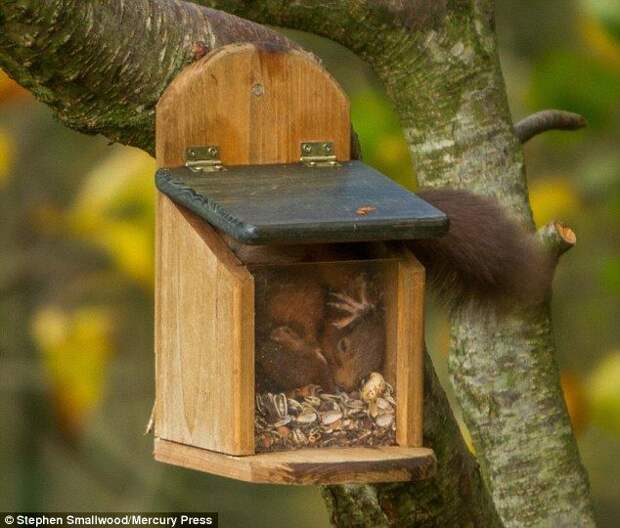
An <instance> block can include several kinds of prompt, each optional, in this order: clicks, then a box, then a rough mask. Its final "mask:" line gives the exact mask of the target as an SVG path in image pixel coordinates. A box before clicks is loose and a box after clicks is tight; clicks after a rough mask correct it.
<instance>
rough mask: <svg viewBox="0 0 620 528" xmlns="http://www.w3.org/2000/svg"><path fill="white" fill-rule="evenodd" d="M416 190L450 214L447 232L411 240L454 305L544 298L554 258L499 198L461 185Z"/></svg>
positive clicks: (438, 290) (444, 298)
mask: <svg viewBox="0 0 620 528" xmlns="http://www.w3.org/2000/svg"><path fill="white" fill-rule="evenodd" d="M417 194H418V195H419V196H420V197H421V198H423V199H424V200H426V201H427V202H429V203H430V204H432V205H434V206H435V207H437V209H439V210H440V211H443V212H444V213H445V214H446V215H447V216H448V218H449V219H450V228H449V231H448V234H446V235H445V236H443V237H441V238H437V239H426V240H415V241H411V242H409V243H408V244H409V247H410V248H411V250H412V251H413V252H414V253H415V255H416V256H417V257H418V259H419V260H420V262H421V263H422V264H423V265H424V266H425V268H426V273H427V278H428V281H429V284H430V286H431V289H432V290H434V292H435V294H436V295H437V296H438V298H439V300H440V301H441V302H442V303H443V304H445V305H446V306H447V307H448V308H449V309H454V308H457V307H459V306H462V305H463V304H467V303H471V302H474V303H477V304H482V305H493V306H494V307H498V308H502V307H503V308H508V307H510V306H511V305H513V304H515V303H519V304H522V305H531V304H536V303H539V302H541V301H542V300H543V299H544V298H545V296H546V294H547V292H548V289H549V286H550V283H551V280H552V275H553V262H552V258H551V256H550V255H549V254H548V253H547V252H546V251H545V250H544V248H543V247H542V245H541V244H540V243H539V242H538V241H537V240H536V239H535V238H534V237H533V236H532V235H531V234H529V233H527V232H526V231H525V230H524V229H523V228H522V227H521V226H520V225H518V224H517V223H516V222H514V221H513V220H511V219H510V218H509V217H508V216H507V215H506V213H505V212H504V211H503V210H502V209H501V207H500V206H499V204H498V203H497V202H495V201H494V200H492V199H490V198H485V197H482V196H478V195H475V194H473V193H471V192H468V191H463V190H456V189H431V190H422V191H420V192H418V193H417Z"/></svg>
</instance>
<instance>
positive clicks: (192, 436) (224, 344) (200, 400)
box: [155, 194, 254, 454]
mask: <svg viewBox="0 0 620 528" xmlns="http://www.w3.org/2000/svg"><path fill="white" fill-rule="evenodd" d="M158 200H159V203H158V222H157V262H156V267H157V277H156V289H155V291H156V302H155V305H156V325H155V326H156V330H155V349H156V379H157V396H156V400H157V407H156V414H155V435H156V436H158V437H161V438H165V439H167V440H173V441H175V442H183V443H187V444H191V445H194V446H197V447H202V448H205V449H212V450H214V451H222V452H226V453H231V454H249V453H253V452H254V429H253V424H254V419H253V416H254V302H253V300H254V283H253V279H252V276H251V275H250V274H249V273H248V271H247V270H246V269H245V268H244V267H243V266H241V265H240V264H239V262H238V261H236V259H235V257H234V255H233V254H232V253H231V252H230V250H229V249H228V248H227V247H226V245H225V244H224V243H223V241H222V240H221V239H220V237H219V236H218V235H217V234H216V233H215V232H214V230H213V229H212V228H210V227H209V226H208V225H206V224H204V222H202V221H201V220H199V219H197V218H196V217H194V216H193V215H192V214H191V213H189V212H188V211H186V210H184V209H182V208H181V207H179V206H177V205H176V204H174V203H173V202H171V201H170V200H169V199H168V198H166V197H165V196H163V195H161V194H159V196H158Z"/></svg>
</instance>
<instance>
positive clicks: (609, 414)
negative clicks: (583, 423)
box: [587, 351, 620, 437]
mask: <svg viewBox="0 0 620 528" xmlns="http://www.w3.org/2000/svg"><path fill="white" fill-rule="evenodd" d="M619 380H620V351H615V352H612V353H611V354H609V355H607V356H606V357H605V358H603V360H602V361H601V362H600V363H599V364H598V365H597V366H596V368H595V369H594V371H593V372H592V374H591V375H590V377H589V380H588V384H587V388H588V399H589V402H590V408H591V410H592V421H593V422H594V423H596V425H597V426H599V427H600V428H602V429H607V430H608V431H610V432H612V433H614V434H616V435H617V436H619V437H620V383H619Z"/></svg>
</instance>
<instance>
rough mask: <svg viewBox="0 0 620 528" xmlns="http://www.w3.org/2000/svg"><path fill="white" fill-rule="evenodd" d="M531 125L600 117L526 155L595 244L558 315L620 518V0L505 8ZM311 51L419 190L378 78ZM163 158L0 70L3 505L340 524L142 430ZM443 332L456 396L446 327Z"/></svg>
mask: <svg viewBox="0 0 620 528" xmlns="http://www.w3.org/2000/svg"><path fill="white" fill-rule="evenodd" d="M497 17H498V33H499V39H500V44H501V56H502V62H503V66H504V71H505V76H506V82H507V87H508V94H509V100H510V105H511V109H512V112H513V115H514V118H515V120H517V119H519V118H521V117H523V116H525V115H527V114H528V113H531V112H534V111H536V110H540V109H543V108H547V107H555V108H562V109H565V110H571V111H574V112H578V113H580V114H583V115H584V116H585V117H586V118H587V119H588V121H589V123H590V126H589V128H588V129H586V130H585V131H581V132H577V133H559V132H558V133H547V134H545V135H544V136H540V137H537V138H535V139H534V140H532V141H531V142H530V143H528V145H527V146H526V149H525V150H526V158H527V164H528V173H529V187H530V193H531V200H532V204H533V208H534V212H535V215H536V221H537V223H538V224H544V223H546V222H547V221H549V220H551V219H561V220H564V221H566V222H567V223H568V224H569V225H571V226H572V227H573V228H574V229H575V231H576V232H577V235H578V244H577V246H576V247H575V248H574V249H573V250H572V251H571V252H570V253H568V254H567V255H566V256H565V257H564V258H563V260H562V262H561V265H560V267H559V270H558V273H557V276H556V279H555V287H554V298H553V311H554V317H555V333H556V337H557V343H558V350H559V352H558V358H557V359H558V362H559V363H560V366H561V369H562V382H563V387H564V390H565V395H566V400H567V402H568V405H569V409H570V413H571V417H572V420H573V425H574V428H575V431H576V433H577V435H578V440H579V445H580V449H581V453H582V457H583V461H584V463H585V465H586V466H587V469H588V471H589V474H590V479H591V483H592V490H593V494H594V499H595V504H596V509H597V516H598V519H599V522H600V526H601V527H615V526H618V525H620V490H619V488H618V483H617V475H618V474H620V321H619V318H618V315H619V307H620V251H619V241H620V140H619V137H620V2H618V1H617V0H579V1H577V0H536V1H534V0H532V1H530V2H521V1H520V0H498V1H497ZM287 34H289V35H290V36H292V38H294V39H296V40H299V41H300V42H301V43H302V44H303V45H305V46H307V47H308V48H311V49H313V50H314V51H315V52H317V53H318V54H319V55H320V56H321V57H323V59H324V60H325V63H326V65H327V67H328V68H329V69H330V70H331V71H332V73H333V74H334V75H335V76H336V77H337V78H338V79H339V80H340V82H341V83H342V84H343V86H344V87H345V89H346V90H347V92H348V93H349V94H350V96H351V99H352V103H353V121H354V125H355V128H356V130H357V131H358V133H359V135H360V138H361V143H362V147H363V152H364V158H365V160H366V161H367V162H369V163H370V164H372V165H374V166H376V167H378V168H379V169H381V170H382V171H383V172H385V173H387V174H389V175H390V176H392V177H393V178H394V179H396V180H398V181H399V182H400V183H402V184H404V185H406V186H408V187H410V188H415V175H414V173H413V171H412V169H411V164H410V159H409V153H408V150H407V147H406V144H405V143H404V140H403V138H402V135H401V132H400V128H399V123H398V119H397V118H396V116H395V114H394V112H393V110H392V109H391V108H390V105H389V103H388V102H387V100H386V98H385V96H384V94H383V93H382V91H381V89H380V87H379V85H378V83H377V81H376V79H375V78H374V77H373V76H372V74H371V73H370V72H369V71H368V69H367V68H366V67H365V65H364V64H363V63H361V62H360V61H359V60H358V59H357V58H355V57H354V56H353V55H352V54H350V53H349V52H347V51H346V50H344V49H343V48H340V47H338V46H336V45H334V44H333V43H331V42H330V41H328V40H325V39H319V38H317V37H313V36H311V35H306V34H301V33H296V32H287ZM153 172H154V162H153V160H151V159H150V158H149V157H148V156H147V155H145V154H143V153H141V152H139V151H137V150H135V149H131V148H126V147H121V146H118V145H108V144H107V142H106V141H105V139H103V138H100V137H96V138H92V137H87V136H81V135H78V134H76V133H74V132H71V131H69V130H67V129H65V128H63V127H62V126H60V125H59V124H57V123H56V122H55V121H54V119H53V118H52V117H51V115H50V112H49V111H48V110H47V109H46V108H45V107H44V106H43V105H41V104H39V103H37V102H36V101H34V100H33V99H32V97H31V96H29V95H28V94H27V93H26V92H25V91H24V90H22V89H21V88H19V87H18V86H17V85H15V84H14V83H13V82H12V81H10V80H9V79H8V78H7V77H6V76H5V75H3V74H0V393H1V394H2V398H0V420H1V423H2V434H1V435H0V467H1V468H2V473H3V478H2V479H1V480H0V510H48V511H63V510H65V511H72V510H95V511H97V510H99V511H102V510H112V511H122V510H155V511H165V510H174V509H183V510H196V511H208V510H218V511H220V513H221V518H222V520H223V525H224V526H243V525H246V524H249V523H250V522H251V523H252V525H253V526H257V527H261V526H265V527H266V526H289V525H294V526H298V527H301V528H303V527H310V526H314V527H316V526H328V519H327V514H326V513H325V511H324V507H323V504H322V501H321V499H320V495H319V491H318V490H317V489H313V488H275V487H270V486H252V485H247V484H243V483H237V482H234V481H230V480H226V479H221V478H216V477H211V476H207V475H203V474H199V473H194V472H191V471H186V470H182V469H177V468H173V467H166V466H164V465H161V464H158V463H155V462H154V461H153V460H152V459H151V441H152V440H151V438H150V437H148V436H143V431H144V428H145V425H146V422H147V419H148V416H149V412H150V408H151V404H152V399H153V381H152V380H153V353H152V333H153V327H152V318H153V291H152V289H153V259H152V256H153V214H154V213H153V199H154V187H153ZM427 332H428V339H429V341H430V342H431V345H432V346H431V349H432V351H433V354H434V362H435V365H436V368H437V370H438V372H439V373H440V375H441V376H442V380H443V381H444V385H445V386H446V388H447V389H448V390H449V383H447V378H446V354H447V347H448V325H447V322H446V320H445V316H444V315H443V314H441V313H440V312H438V311H436V310H433V317H431V319H430V322H429V325H428V329H427Z"/></svg>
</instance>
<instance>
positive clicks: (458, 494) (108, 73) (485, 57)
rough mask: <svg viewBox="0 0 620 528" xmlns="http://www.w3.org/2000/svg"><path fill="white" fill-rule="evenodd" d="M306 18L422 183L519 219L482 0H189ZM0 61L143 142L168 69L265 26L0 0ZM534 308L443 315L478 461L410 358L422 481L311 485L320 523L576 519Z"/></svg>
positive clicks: (60, 2) (585, 516) (57, 98)
mask: <svg viewBox="0 0 620 528" xmlns="http://www.w3.org/2000/svg"><path fill="white" fill-rule="evenodd" d="M197 3H202V4H204V5H207V4H208V5H209V6H210V7H217V8H220V9H224V10H226V11H229V12H233V13H237V14H239V15H241V16H244V17H246V18H250V19H252V20H255V21H257V22H262V23H269V24H274V25H281V26H287V27H293V28H296V29H302V30H306V31H311V32H314V33H317V34H321V35H324V36H327V37H330V38H332V39H333V40H335V41H338V42H340V43H341V44H343V45H345V46H347V47H348V48H350V49H351V50H353V51H354V52H356V53H358V54H359V55H360V56H361V57H362V58H363V59H364V60H366V61H367V62H368V63H369V64H370V65H371V66H372V67H373V68H374V70H375V71H376V73H377V74H378V75H379V77H380V78H381V80H382V81H383V83H384V85H385V87H386V89H387V92H388V94H389V95H390V97H391V98H392V100H393V102H394V106H395V108H396V110H397V111H398V112H399V114H400V116H401V120H402V123H403V128H404V132H405V135H406V138H407V141H408V143H409V145H410V148H411V153H412V156H413V160H414V163H415V165H416V170H417V175H418V179H419V181H420V183H421V184H422V185H425V186H445V185H447V186H452V187H464V188H468V189H471V190H473V191H476V192H479V193H483V194H489V195H493V196H495V197H496V198H497V199H498V200H500V202H501V203H503V204H504V205H505V206H506V207H508V208H509V209H510V211H511V212H512V213H513V214H514V215H515V217H516V218H518V219H519V220H520V221H521V222H522V223H523V224H524V225H525V226H526V227H528V228H532V226H533V222H532V215H531V211H530V208H529V203H528V195H527V185H526V178H525V171H524V165H523V155H522V151H521V145H520V143H519V141H518V139H517V138H516V136H515V134H514V131H513V127H512V122H511V118H510V113H509V109H508V105H507V101H506V93H505V88H504V84H503V79H502V74H501V69H500V65H499V59H498V53H497V42H496V36H495V28H494V21H493V3H492V1H491V0H411V1H409V2H402V1H401V0H342V1H335V0H330V1H324V2H316V1H310V0H296V1H294V2H289V1H284V0H261V1H250V0H212V1H207V0H204V1H202V2H197ZM0 31H1V33H0V65H2V67H4V68H5V69H6V70H7V71H8V72H9V73H10V74H11V75H12V76H13V77H14V78H15V79H17V80H18V81H19V82H20V83H21V84H23V85H24V86H26V87H28V88H30V89H31V90H32V91H33V93H35V95H37V97H39V98H40V99H41V100H43V101H44V102H46V103H47V104H49V105H50V106H51V107H52V108H53V109H54V110H55V111H56V113H57V115H58V116H59V118H60V119H61V120H62V121H63V122H64V123H65V124H67V125H69V126H71V127H73V128H76V129H78V130H81V131H83V132H87V133H103V134H105V135H106V136H107V137H109V138H110V139H112V140H114V141H121V142H123V143H127V144H130V145H134V146H137V147H140V148H143V149H145V150H147V151H149V152H152V149H153V136H154V120H153V112H154V105H155V103H156V102H157V99H158V98H159V96H160V95H161V93H162V91H163V90H164V88H165V87H166V86H167V84H168V83H169V82H170V80H171V79H172V78H173V77H174V75H176V74H177V73H178V72H179V71H180V69H181V68H182V67H183V66H184V65H185V64H187V63H188V62H191V61H192V60H194V59H195V58H197V56H199V55H200V54H202V53H204V51H205V50H208V49H211V48H213V47H215V46H218V45H222V44H225V43H229V42H234V41H250V40H254V41H256V40H274V39H276V40H279V41H281V42H282V41H283V39H282V37H279V36H277V35H276V34H275V33H273V32H272V31H270V30H268V29H266V28H263V27H261V26H258V25H256V24H252V23H250V22H247V21H244V20H241V19H238V18H235V17H232V16H229V15H226V14H224V13H221V12H218V11H213V10H210V9H201V8H198V7H197V6H194V5H191V4H188V3H185V2H176V1H174V0H150V1H148V0H133V1H132V2H128V1H127V0H115V1H112V0H109V1H105V2H98V1H94V0H81V1H78V0H6V1H5V2H3V3H2V4H0ZM553 353H554V344H553V336H552V332H551V320H550V315H549V310H548V307H547V306H546V305H545V306H541V307H540V308H539V309H537V310H530V311H528V312H518V311H515V312H514V313H512V314H509V315H508V316H505V317H503V318H502V319H498V318H497V317H496V316H495V315H494V314H492V313H489V312H488V311H486V312H481V311H477V310H474V309H468V310H466V311H465V310H463V311H461V312H459V313H457V314H456V315H455V317H454V321H453V331H452V347H451V352H450V359H449V365H450V370H451V379H452V383H453V385H454V388H455V391H456V394H457V396H458V398H459V402H460V404H461V407H462V409H463V415H464V417H465V420H466V422H467V425H468V427H469V429H470V431H471V433H472V438H473V441H474V446H475V448H476V452H477V453H478V457H479V461H480V463H481V467H482V470H483V471H482V473H483V475H484V482H485V483H486V486H485V485H484V483H483V481H482V479H481V476H480V471H479V468H478V466H477V464H476V462H475V460H474V459H473V458H472V456H471V454H470V453H469V452H468V450H467V449H466V447H465V445H464V443H463V441H462V438H461V436H460V434H459V432H458V427H457V425H456V422H455V420H454V417H453V416H452V413H451V411H450V408H449V405H448V403H447V400H446V399H445V395H444V394H443V391H442V390H441V387H439V384H438V382H437V380H436V378H435V376H434V372H433V370H432V365H431V364H430V360H428V361H427V370H426V389H427V399H426V402H425V442H426V443H427V444H428V445H430V446H432V447H433V448H434V449H435V451H436V453H437V456H438V460H439V471H438V474H437V476H436V478H434V479H432V480H430V481H428V482H425V483H414V484H389V485H381V486H337V487H330V488H327V489H325V491H324V495H325V497H326V500H327V502H328V505H329V506H330V509H331V512H332V518H333V521H334V524H336V525H338V526H369V527H370V526H373V527H376V526H398V527H401V526H402V527H404V526H442V527H443V526H484V527H488V526H496V525H505V526H592V525H593V520H592V512H591V504H590V497H589V492H588V484H587V478H586V475H585V472H584V470H583V468H582V466H581V463H580V460H579V455H578V452H577V448H576V444H575V440H574V437H573V435H572V433H571V429H570V422H569V419H568V416H567V413H566V409H565V406H564V403H563V400H562V394H561V390H560V386H559V376H558V370H557V366H556V364H555V362H554V359H553Z"/></svg>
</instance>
